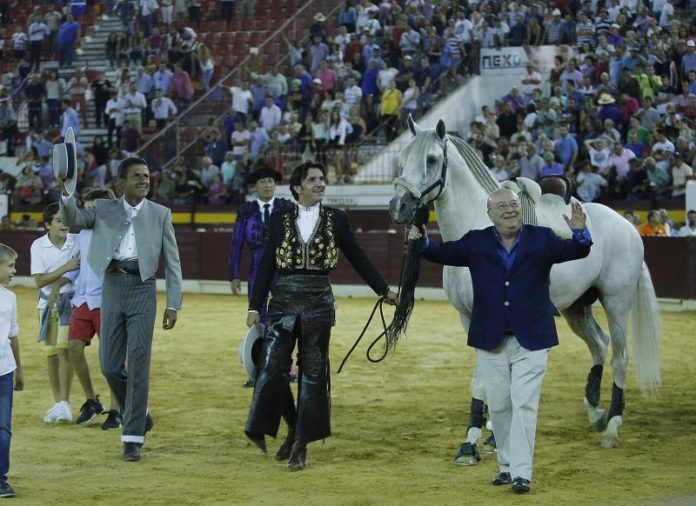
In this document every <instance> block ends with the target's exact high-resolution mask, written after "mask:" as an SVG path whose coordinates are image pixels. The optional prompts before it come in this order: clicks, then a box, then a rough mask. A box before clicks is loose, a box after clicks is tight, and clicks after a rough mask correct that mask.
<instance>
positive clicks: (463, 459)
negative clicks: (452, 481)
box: [454, 441, 481, 466]
mask: <svg viewBox="0 0 696 506" xmlns="http://www.w3.org/2000/svg"><path fill="white" fill-rule="evenodd" d="M480 460H481V455H480V454H479V451H478V448H477V447H476V445H475V444H472V443H469V442H468V441H465V442H464V443H462V444H461V446H460V447H459V451H458V452H457V455H456V456H455V457H454V463H455V464H457V465H458V466H475V465H476V464H478V463H479V461H480Z"/></svg>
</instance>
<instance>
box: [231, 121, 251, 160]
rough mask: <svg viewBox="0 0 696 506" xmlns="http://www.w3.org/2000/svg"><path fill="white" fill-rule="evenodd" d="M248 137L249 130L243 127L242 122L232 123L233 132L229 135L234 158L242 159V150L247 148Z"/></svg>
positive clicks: (249, 134)
mask: <svg viewBox="0 0 696 506" xmlns="http://www.w3.org/2000/svg"><path fill="white" fill-rule="evenodd" d="M250 139H251V132H250V131H249V130H247V129H246V128H245V127H244V123H242V122H241V121H237V122H236V123H235V124H234V132H232V134H231V135H230V145H231V146H232V152H233V153H234V157H235V159H237V160H241V159H242V155H244V151H245V150H246V149H247V148H249V140H250Z"/></svg>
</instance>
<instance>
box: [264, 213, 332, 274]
mask: <svg viewBox="0 0 696 506" xmlns="http://www.w3.org/2000/svg"><path fill="white" fill-rule="evenodd" d="M275 254H276V266H277V267H278V269H284V270H295V269H297V270H300V269H301V270H310V271H327V270H333V269H335V268H336V266H337V265H338V246H337V244H336V238H335V236H334V211H333V210H331V209H326V208H325V207H323V206H322V207H321V209H320V210H319V219H318V220H317V223H316V225H315V226H314V230H312V234H311V235H310V236H309V239H308V240H307V242H306V243H305V242H304V240H303V239H302V234H300V231H299V229H298V228H297V211H294V212H288V213H285V216H284V217H283V237H282V239H281V242H280V245H279V246H277V247H276V251H275Z"/></svg>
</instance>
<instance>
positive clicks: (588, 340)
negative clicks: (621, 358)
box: [561, 303, 609, 431]
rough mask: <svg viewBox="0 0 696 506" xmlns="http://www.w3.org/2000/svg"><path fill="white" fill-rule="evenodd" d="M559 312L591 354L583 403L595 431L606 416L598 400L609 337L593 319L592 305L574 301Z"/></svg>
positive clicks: (602, 428)
mask: <svg viewBox="0 0 696 506" xmlns="http://www.w3.org/2000/svg"><path fill="white" fill-rule="evenodd" d="M561 313H562V314H563V316H564V317H565V319H566V321H567V322H568V326H570V329H571V330H572V331H573V332H574V333H575V334H576V335H577V336H578V337H580V338H581V339H582V340H583V341H585V344H586V345H587V347H588V348H589V350H590V354H591V355H592V368H591V369H590V373H589V374H588V375H587V383H586V385H585V399H584V404H585V408H586V409H587V417H588V419H589V421H590V424H591V425H592V426H593V427H594V428H595V430H597V431H601V430H604V427H605V426H606V418H605V412H604V410H603V409H602V408H600V407H599V400H600V387H601V386H602V372H603V370H604V359H605V358H606V356H607V344H608V342H609V337H608V336H607V335H606V334H605V333H604V331H603V330H602V328H601V327H600V326H599V324H598V323H597V321H596V320H595V318H594V315H593V314H592V306H588V305H582V304H580V303H576V304H573V305H572V306H570V307H568V308H566V309H564V310H563V311H561Z"/></svg>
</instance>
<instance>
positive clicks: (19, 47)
mask: <svg viewBox="0 0 696 506" xmlns="http://www.w3.org/2000/svg"><path fill="white" fill-rule="evenodd" d="M27 40H28V37H27V34H26V33H24V32H23V31H22V27H21V26H19V25H17V27H16V28H15V31H14V33H13V34H12V39H11V40H10V44H11V46H12V53H13V55H14V59H15V60H17V61H19V60H21V59H22V58H24V51H25V50H26V49H27Z"/></svg>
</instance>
